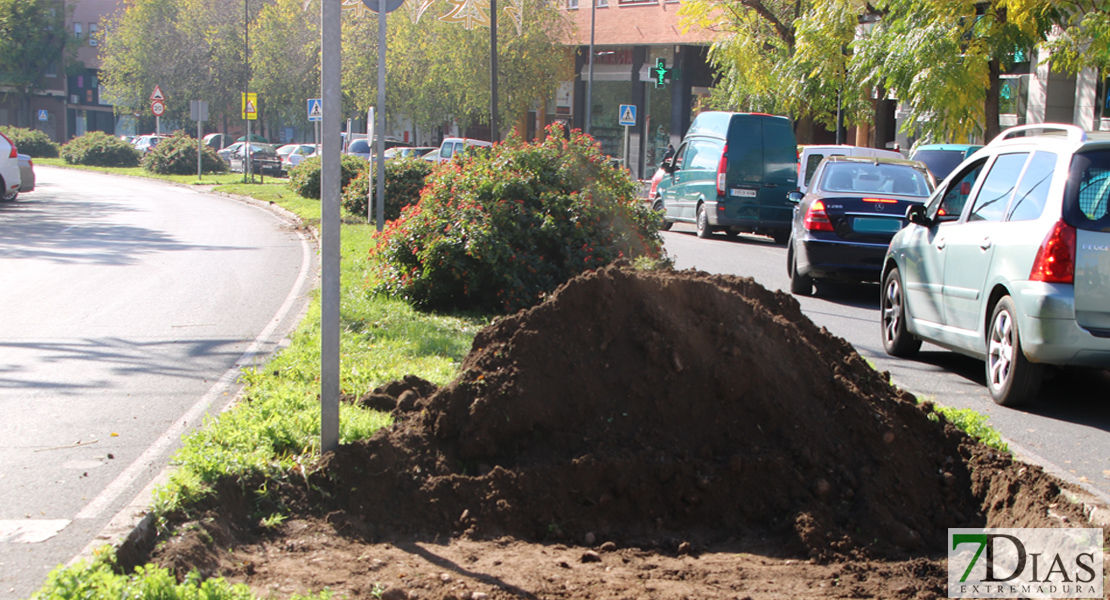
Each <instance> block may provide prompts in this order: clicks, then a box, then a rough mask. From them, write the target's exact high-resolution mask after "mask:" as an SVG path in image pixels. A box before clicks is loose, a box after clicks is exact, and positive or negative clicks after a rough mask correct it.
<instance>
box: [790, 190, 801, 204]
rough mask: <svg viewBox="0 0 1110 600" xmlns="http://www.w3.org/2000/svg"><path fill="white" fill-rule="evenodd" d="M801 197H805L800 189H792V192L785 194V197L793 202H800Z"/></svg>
mask: <svg viewBox="0 0 1110 600" xmlns="http://www.w3.org/2000/svg"><path fill="white" fill-rule="evenodd" d="M802 198H805V194H803V193H802V192H801V191H800V190H794V191H793V192H790V193H788V194H787V195H786V199H787V200H789V201H791V202H793V203H794V204H798V203H799V202H801V201H802Z"/></svg>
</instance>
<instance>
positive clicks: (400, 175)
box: [343, 158, 432, 221]
mask: <svg viewBox="0 0 1110 600" xmlns="http://www.w3.org/2000/svg"><path fill="white" fill-rule="evenodd" d="M431 172H432V163H430V162H428V161H426V160H421V159H419V158H408V159H404V160H389V161H386V163H385V219H386V220H387V221H392V220H393V219H396V218H397V217H399V216H401V211H402V210H403V209H404V208H405V207H406V206H408V205H410V204H416V203H417V201H419V200H420V190H422V189H424V180H425V179H426V178H427V177H428V174H429V173H431ZM369 173H370V169H366V170H365V171H362V172H361V173H359V175H358V177H355V178H354V179H352V180H351V183H349V184H348V185H347V186H346V187H344V188H343V208H345V209H347V212H350V213H351V214H355V215H359V216H363V217H365V216H366V198H367V192H368V190H367V183H368V182H369V181H370V175H369ZM377 182H378V180H377V177H375V178H374V186H375V187H374V194H375V198H377V193H378V188H377V187H376V186H377V185H378V183H377ZM376 202H377V200H376V199H375V203H376Z"/></svg>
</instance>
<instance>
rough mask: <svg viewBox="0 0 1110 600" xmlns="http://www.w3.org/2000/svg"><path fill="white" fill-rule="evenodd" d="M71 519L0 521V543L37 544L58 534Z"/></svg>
mask: <svg viewBox="0 0 1110 600" xmlns="http://www.w3.org/2000/svg"><path fill="white" fill-rule="evenodd" d="M66 525H69V519H21V520H18V521H15V520H13V521H0V544H37V543H39V542H45V541H46V540H48V539H50V538H52V537H54V536H56V535H58V532H60V531H61V530H63V529H65V528H66Z"/></svg>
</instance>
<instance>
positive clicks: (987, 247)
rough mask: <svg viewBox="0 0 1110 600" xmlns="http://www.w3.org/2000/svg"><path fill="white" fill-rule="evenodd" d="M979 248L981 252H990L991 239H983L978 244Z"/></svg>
mask: <svg viewBox="0 0 1110 600" xmlns="http://www.w3.org/2000/svg"><path fill="white" fill-rule="evenodd" d="M979 247H980V248H982V249H983V250H990V247H991V239H990V238H989V237H988V238H983V241H981V242H979Z"/></svg>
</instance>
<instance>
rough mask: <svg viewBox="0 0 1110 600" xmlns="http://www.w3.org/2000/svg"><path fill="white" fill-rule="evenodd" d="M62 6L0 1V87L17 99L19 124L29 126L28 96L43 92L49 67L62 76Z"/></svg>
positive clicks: (43, 0)
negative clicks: (7, 89)
mask: <svg viewBox="0 0 1110 600" xmlns="http://www.w3.org/2000/svg"><path fill="white" fill-rule="evenodd" d="M65 13H66V11H65V3H63V2H60V1H54V0H0V85H3V86H5V87H8V88H9V89H11V90H13V91H11V92H7V93H9V94H14V95H16V96H17V97H18V98H19V106H20V110H19V122H18V123H17V124H18V125H20V126H22V127H30V124H31V117H30V113H31V110H30V98H31V95H32V94H34V93H36V92H39V91H41V90H42V89H43V83H44V78H45V76H46V73H47V72H48V71H49V70H50V68H51V67H53V69H54V72H55V73H56V74H58V75H59V76H64V75H65V71H64V69H65V67H66V64H65V62H66V59H67V58H69V57H70V53H69V52H67V48H69V39H68V33H67V31H66V26H65V24H66V21H65Z"/></svg>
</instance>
